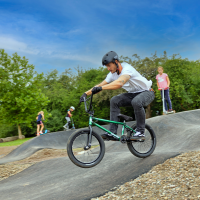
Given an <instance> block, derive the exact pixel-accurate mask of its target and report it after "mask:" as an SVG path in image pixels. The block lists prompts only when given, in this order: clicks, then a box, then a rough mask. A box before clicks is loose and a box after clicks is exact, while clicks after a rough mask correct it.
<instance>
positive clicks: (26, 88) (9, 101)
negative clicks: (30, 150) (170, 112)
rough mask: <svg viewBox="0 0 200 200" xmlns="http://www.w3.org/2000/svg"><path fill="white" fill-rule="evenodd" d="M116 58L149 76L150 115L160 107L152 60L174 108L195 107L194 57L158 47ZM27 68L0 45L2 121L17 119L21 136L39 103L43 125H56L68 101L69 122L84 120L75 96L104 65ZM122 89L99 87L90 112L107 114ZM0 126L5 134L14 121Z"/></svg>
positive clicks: (199, 91) (198, 103)
mask: <svg viewBox="0 0 200 200" xmlns="http://www.w3.org/2000/svg"><path fill="white" fill-rule="evenodd" d="M120 62H127V63H129V64H130V65H132V66H133V67H134V68H135V69H136V70H137V71H138V72H139V73H141V74H142V75H143V76H144V77H146V78H147V79H148V80H152V82H153V85H152V87H153V89H154V90H155V96H156V98H155V100H154V101H153V102H152V104H151V111H152V112H151V114H152V116H155V115H156V111H160V113H162V100H161V95H160V91H158V89H157V84H156V79H155V77H156V75H157V74H158V72H157V68H158V66H163V68H164V72H165V73H167V74H168V76H169V79H170V82H171V84H170V97H171V100H172V105H173V108H174V109H175V110H176V112H180V111H184V110H191V109H197V108H200V87H199V85H200V79H199V77H200V61H199V60H197V61H189V60H188V59H182V58H181V57H180V56H179V55H176V54H174V55H172V56H171V57H168V56H167V53H166V52H164V53H163V55H161V56H160V57H158V56H157V54H156V53H154V54H152V56H151V57H146V58H144V59H142V58H140V57H139V56H138V55H137V54H134V55H133V56H132V58H128V57H123V56H121V57H120ZM33 69H34V66H32V65H28V60H27V59H25V58H22V59H21V58H20V57H19V56H18V55H17V54H14V55H13V57H12V58H11V57H8V56H7V54H5V52H4V51H1V60H0V81H1V82H0V89H1V91H2V93H3V94H4V95H3V97H1V101H2V102H1V104H2V106H1V108H0V109H1V111H0V113H1V119H6V123H5V121H4V124H8V123H10V124H16V123H18V122H19V121H20V123H22V131H23V133H24V134H25V135H26V136H33V135H34V134H35V131H36V123H35V117H36V116H37V112H38V111H40V110H41V109H43V110H44V111H45V122H44V123H45V125H46V126H47V129H48V130H50V131H60V130H63V125H64V124H65V123H66V120H65V116H66V114H67V110H68V109H69V108H70V106H74V107H75V111H73V113H72V114H73V120H74V124H75V127H76V128H81V127H86V126H88V114H87V113H86V112H85V108H84V104H83V103H81V104H79V99H80V97H81V96H82V94H83V93H84V92H86V91H87V90H89V89H91V88H92V87H94V86H95V85H97V84H98V83H101V82H102V81H103V80H104V79H105V78H106V76H107V74H108V70H107V69H106V68H104V67H99V68H96V69H88V70H82V69H81V68H79V67H78V68H77V69H76V71H77V73H76V74H74V73H72V70H71V69H66V71H65V72H64V73H62V74H59V73H58V71H57V70H53V71H51V72H48V73H47V74H46V75H43V74H37V73H35V72H33ZM11 80H12V81H11ZM36 89H37V90H36ZM123 92H125V91H124V90H123V89H118V90H112V91H111V90H105V91H102V92H100V93H99V94H96V95H94V98H93V106H94V110H95V116H97V117H99V118H105V119H109V117H110V99H111V98H112V97H113V96H116V95H118V94H120V93H123ZM6 95H7V96H6ZM38 97H39V98H38ZM47 98H48V99H49V101H48V100H47ZM121 112H122V113H123V114H126V115H130V116H133V117H134V111H133V109H132V108H121ZM8 115H10V117H8ZM13 119H14V120H13ZM11 122H12V123H11ZM1 123H3V122H1ZM4 127H5V128H4V130H5V129H7V130H8V134H11V133H12V130H13V134H14V130H15V132H16V125H13V126H10V128H8V126H7V125H4ZM6 127H7V128H6ZM32 127H33V128H32ZM2 132H3V131H0V134H1V133H2ZM4 133H5V131H4Z"/></svg>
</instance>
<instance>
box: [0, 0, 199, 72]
mask: <svg viewBox="0 0 200 200" xmlns="http://www.w3.org/2000/svg"><path fill="white" fill-rule="evenodd" d="M199 6H200V1H198V0H195V1H194V0H190V1H188V0H187V1H185V0H181V1H180V0H152V1H150V0H142V1H136V0H129V1H128V0H109V1H108V0H100V1H97V0H70V1H69V0H57V1H52V0H48V1H47V0H45V1H44V0H34V1H32V0H29V1H27V0H0V19H1V20H0V48H3V49H5V50H6V52H7V53H8V54H9V55H11V54H13V53H14V52H17V53H18V54H19V55H20V56H25V57H26V58H28V59H29V63H30V64H33V65H35V69H36V71H38V72H39V73H41V72H44V73H47V72H48V71H51V70H54V69H57V70H58V71H59V72H60V73H61V72H64V71H65V69H67V68H74V67H77V66H80V67H82V68H83V69H89V68H96V67H99V66H101V59H102V57H103V55H104V54H105V53H107V52H108V51H110V50H113V51H116V52H117V53H118V54H119V56H120V55H123V56H129V57H131V56H132V55H133V54H138V55H139V56H140V57H141V58H144V57H146V56H151V54H153V53H154V52H155V51H157V54H158V56H160V55H161V54H163V51H167V54H168V55H169V56H170V55H172V54H177V53H179V54H180V55H181V56H182V57H183V58H188V59H190V60H198V59H200V39H199V35H200V12H199Z"/></svg>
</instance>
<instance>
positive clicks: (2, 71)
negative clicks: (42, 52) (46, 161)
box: [0, 49, 48, 138]
mask: <svg viewBox="0 0 200 200" xmlns="http://www.w3.org/2000/svg"><path fill="white" fill-rule="evenodd" d="M42 79H43V74H37V73H36V72H35V71H34V66H33V65H30V64H28V59H26V58H25V57H23V58H21V57H20V56H19V55H17V53H14V54H13V56H12V57H11V56H8V54H7V53H5V51H4V50H3V49H1V50H0V91H1V97H0V98H1V99H0V101H1V110H0V116H1V119H2V123H4V124H10V125H13V124H16V125H17V127H18V134H19V138H22V133H21V126H20V125H21V124H26V125H27V126H31V122H32V121H33V119H34V120H35V118H36V116H37V113H38V111H40V110H42V109H43V108H44V107H45V106H46V105H47V103H48V99H47V97H45V95H44V94H43V93H42V92H41V90H40V89H39V88H40V87H41V80H42Z"/></svg>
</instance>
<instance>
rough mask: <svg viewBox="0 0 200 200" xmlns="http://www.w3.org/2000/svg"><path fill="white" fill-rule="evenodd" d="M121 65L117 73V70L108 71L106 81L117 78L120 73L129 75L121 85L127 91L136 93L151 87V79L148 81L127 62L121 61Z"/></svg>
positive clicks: (109, 81)
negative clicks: (119, 71) (120, 69)
mask: <svg viewBox="0 0 200 200" xmlns="http://www.w3.org/2000/svg"><path fill="white" fill-rule="evenodd" d="M121 65H122V71H121V73H120V74H119V75H118V74H117V72H115V73H113V74H112V73H111V72H110V73H109V74H108V75H107V77H106V79H105V81H106V82H107V83H111V82H113V81H115V80H117V79H118V78H119V77H120V76H122V75H130V79H129V80H128V81H127V82H126V83H125V84H124V85H123V86H122V88H124V89H125V90H126V91H127V92H129V93H136V92H142V91H145V90H149V89H150V88H151V85H152V81H151V80H150V81H148V80H147V79H146V78H145V77H143V76H142V75H141V74H140V73H139V72H137V71H136V70H135V68H133V67H132V66H131V65H129V64H128V63H121Z"/></svg>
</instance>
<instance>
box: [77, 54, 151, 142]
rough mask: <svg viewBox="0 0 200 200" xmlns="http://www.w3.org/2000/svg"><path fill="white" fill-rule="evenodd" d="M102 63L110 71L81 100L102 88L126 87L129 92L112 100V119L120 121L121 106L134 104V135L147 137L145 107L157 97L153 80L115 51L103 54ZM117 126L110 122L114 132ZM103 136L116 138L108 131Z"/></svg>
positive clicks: (111, 138)
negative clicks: (153, 88) (145, 132)
mask: <svg viewBox="0 0 200 200" xmlns="http://www.w3.org/2000/svg"><path fill="white" fill-rule="evenodd" d="M102 65H105V66H106V67H107V69H108V70H109V71H110V73H109V74H108V75H107V77H106V79H105V80H104V81H103V82H102V83H100V84H98V85H96V86H95V87H94V88H92V89H90V90H88V91H87V92H85V93H84V94H83V95H82V96H81V98H80V102H81V101H83V97H85V98H86V97H87V95H91V94H92V93H93V94H96V93H98V92H100V91H101V90H116V89H119V88H121V87H122V88H124V89H125V90H126V91H127V93H122V94H119V95H117V96H114V97H112V99H111V100H110V120H111V121H119V118H118V115H119V114H120V107H126V106H132V107H133V109H134V112H135V118H136V122H137V129H136V134H135V135H134V136H133V137H137V138H138V137H145V135H144V131H145V110H144V107H146V106H148V105H149V104H150V103H151V102H152V101H153V100H154V98H155V95H154V92H153V91H152V89H151V85H152V81H151V80H150V81H148V80H147V79H146V78H145V77H143V76H142V75H141V74H139V73H138V72H137V71H136V70H135V69H134V68H133V67H132V66H131V65H129V64H128V63H120V62H119V58H118V55H117V53H115V52H114V51H110V52H108V53H107V54H105V55H104V56H103V58H102ZM117 128H118V125H117V124H113V123H111V124H110V131H111V132H112V133H114V134H117ZM101 136H102V138H103V139H107V140H116V138H115V137H113V136H112V135H110V134H108V133H105V134H103V135H101Z"/></svg>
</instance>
